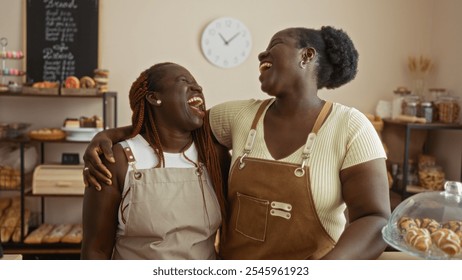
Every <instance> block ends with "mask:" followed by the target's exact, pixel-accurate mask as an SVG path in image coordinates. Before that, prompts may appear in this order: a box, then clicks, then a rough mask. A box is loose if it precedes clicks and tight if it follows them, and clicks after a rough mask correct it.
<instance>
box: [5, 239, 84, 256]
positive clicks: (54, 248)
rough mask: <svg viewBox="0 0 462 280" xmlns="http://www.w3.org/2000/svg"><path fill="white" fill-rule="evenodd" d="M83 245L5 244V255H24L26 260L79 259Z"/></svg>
mask: <svg viewBox="0 0 462 280" xmlns="http://www.w3.org/2000/svg"><path fill="white" fill-rule="evenodd" d="M80 247H81V244H65V243H56V244H24V243H4V244H3V252H4V254H5V255H22V256H23V258H24V259H79V258H80Z"/></svg>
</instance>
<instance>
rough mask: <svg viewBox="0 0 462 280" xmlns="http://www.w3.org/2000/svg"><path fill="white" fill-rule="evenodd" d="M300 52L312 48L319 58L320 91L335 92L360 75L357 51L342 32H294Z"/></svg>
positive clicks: (303, 29)
mask: <svg viewBox="0 0 462 280" xmlns="http://www.w3.org/2000/svg"><path fill="white" fill-rule="evenodd" d="M294 31H295V36H296V40H297V42H298V47H299V48H305V47H312V48H314V49H315V50H316V52H317V54H318V60H317V65H318V68H317V75H318V77H317V84H318V89H321V88H324V87H325V88H328V89H333V88H337V87H340V86H342V85H344V84H346V83H348V82H350V81H351V80H353V79H354V78H355V76H356V73H357V72H358V57H359V55H358V51H357V50H356V48H355V46H354V44H353V42H352V40H351V38H350V37H349V36H348V34H347V33H345V32H344V31H343V30H341V29H335V28H333V27H331V26H323V27H322V28H321V29H320V30H315V29H308V28H303V27H299V28H294Z"/></svg>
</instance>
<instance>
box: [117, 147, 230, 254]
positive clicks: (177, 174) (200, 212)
mask: <svg viewBox="0 0 462 280" xmlns="http://www.w3.org/2000/svg"><path fill="white" fill-rule="evenodd" d="M126 149H127V148H126V147H124V150H125V152H126V153H127V152H129V153H130V154H131V151H127V150H126ZM127 158H129V164H132V165H131V166H132V167H134V162H135V161H134V158H133V154H131V157H130V155H128V156H127ZM130 158H131V159H132V160H133V163H130ZM201 171H202V174H201V173H200V172H201ZM128 176H130V177H129V186H130V187H129V189H128V190H127V192H130V201H129V204H130V208H129V211H125V210H124V209H120V211H122V217H123V218H122V219H123V220H124V221H125V234H124V235H123V236H117V239H116V244H115V246H114V253H113V259H169V260H172V259H215V258H216V253H215V247H214V242H215V236H216V231H217V229H218V227H219V226H220V223H221V214H220V207H219V205H218V201H217V198H216V196H215V193H214V191H213V189H212V187H211V186H210V185H209V184H208V181H207V179H206V178H207V174H206V171H205V167H202V166H201V167H200V168H197V169H196V168H151V169H143V170H137V169H136V168H134V169H133V170H131V171H130V172H129V174H128ZM127 192H126V193H125V194H124V197H125V196H126V194H127ZM121 205H123V203H121Z"/></svg>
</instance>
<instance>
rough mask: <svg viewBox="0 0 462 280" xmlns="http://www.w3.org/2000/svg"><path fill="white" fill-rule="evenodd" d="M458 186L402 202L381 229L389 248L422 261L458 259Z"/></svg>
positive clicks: (461, 214)
mask: <svg viewBox="0 0 462 280" xmlns="http://www.w3.org/2000/svg"><path fill="white" fill-rule="evenodd" d="M461 201H462V182H456V181H446V182H445V184H444V191H426V192H421V193H418V194H415V195H412V196H410V197H408V198H406V199H405V200H403V201H402V202H401V203H400V204H399V205H398V206H397V207H396V208H395V209H394V210H393V212H392V214H391V216H390V218H389V220H388V223H387V225H386V226H384V227H383V229H382V237H383V239H384V240H385V242H387V243H388V244H389V245H390V246H392V247H394V248H395V249H398V250H400V251H402V252H405V253H408V254H410V255H414V256H417V257H419V258H423V259H432V260H447V259H459V260H460V259H462V249H461V247H462V204H461Z"/></svg>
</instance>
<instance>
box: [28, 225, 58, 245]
mask: <svg viewBox="0 0 462 280" xmlns="http://www.w3.org/2000/svg"><path fill="white" fill-rule="evenodd" d="M52 229H53V225H50V224H41V225H40V226H39V227H38V228H37V229H36V230H34V231H33V232H31V234H29V235H28V236H27V237H26V239H24V243H27V244H40V243H42V240H43V237H44V236H45V235H47V234H48V233H49V232H50V231H51V230H52Z"/></svg>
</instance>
